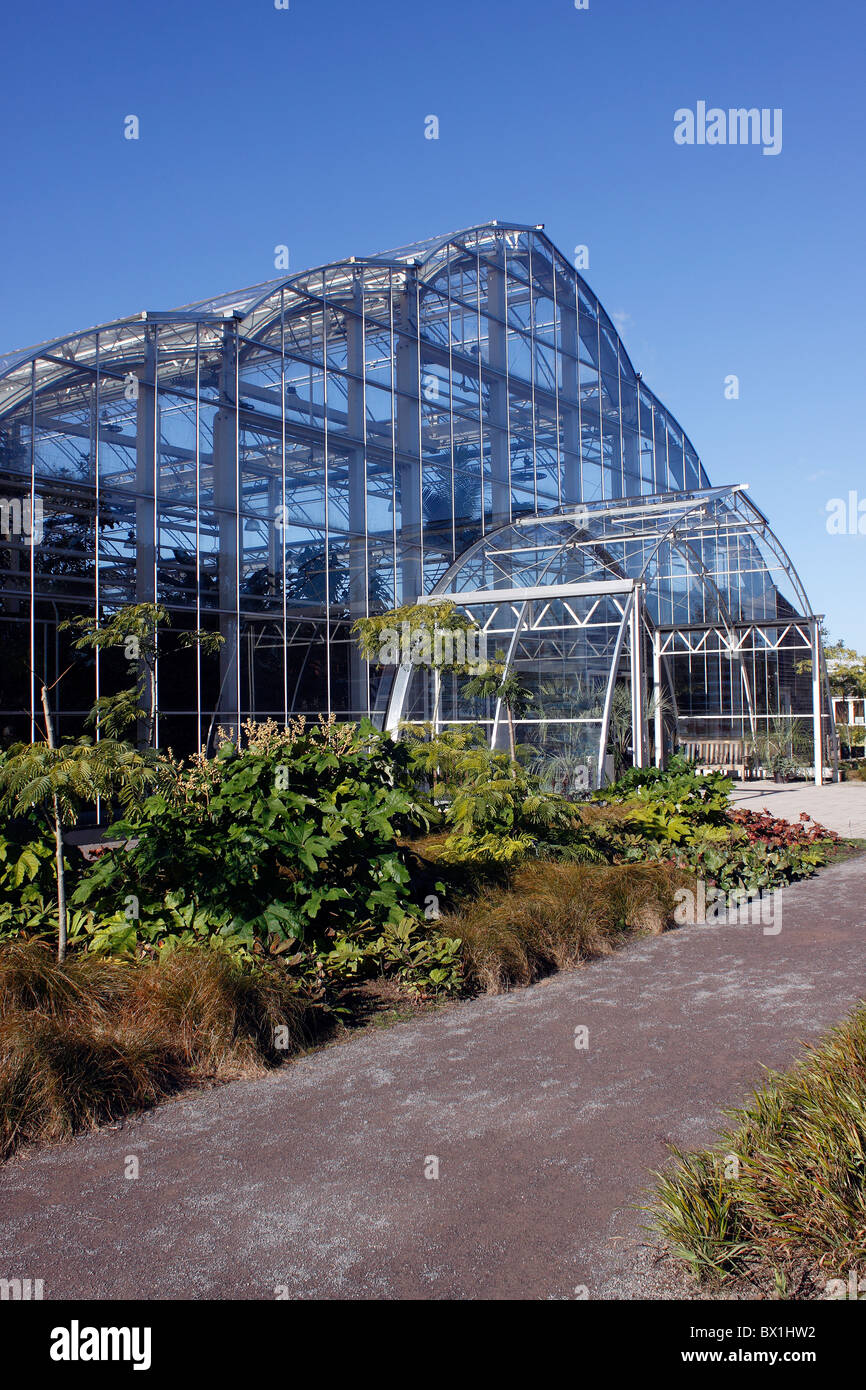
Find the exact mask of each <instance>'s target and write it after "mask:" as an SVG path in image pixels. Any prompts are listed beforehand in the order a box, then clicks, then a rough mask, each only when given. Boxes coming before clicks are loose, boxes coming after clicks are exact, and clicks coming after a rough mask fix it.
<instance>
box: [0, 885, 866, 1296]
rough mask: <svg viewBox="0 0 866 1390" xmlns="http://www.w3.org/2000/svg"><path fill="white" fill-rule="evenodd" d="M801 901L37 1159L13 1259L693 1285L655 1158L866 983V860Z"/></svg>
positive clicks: (400, 1287) (401, 1282) (133, 1274)
mask: <svg viewBox="0 0 866 1390" xmlns="http://www.w3.org/2000/svg"><path fill="white" fill-rule="evenodd" d="M783 908H784V910H783V919H782V929H781V931H779V932H778V934H777V935H767V934H765V932H764V930H763V928H762V927H761V926H751V925H746V924H742V925H719V924H717V925H713V926H704V927H701V926H692V927H684V928H681V929H678V930H676V931H672V932H668V933H666V934H664V935H662V936H659V937H654V938H644V939H643V940H641V941H639V942H638V943H636V944H635V945H633V946H632V947H631V948H630V949H628V950H626V951H623V952H621V953H619V954H618V955H615V956H613V957H610V958H608V959H606V960H603V961H600V962H596V963H593V964H591V965H589V966H588V967H587V968H585V969H583V970H580V971H576V972H572V973H569V974H563V975H559V976H556V977H553V978H552V979H551V980H550V981H549V982H547V983H543V984H539V985H536V986H534V987H532V988H530V989H526V990H520V991H515V992H514V993H512V994H508V995H503V996H499V997H496V998H482V999H478V1000H474V1001H471V1002H468V1003H463V1004H460V1005H456V1006H454V1007H453V1008H450V1009H448V1010H446V1011H444V1012H442V1013H439V1014H436V1015H431V1016H429V1017H426V1018H422V1019H420V1020H415V1021H413V1022H410V1023H406V1024H401V1025H398V1026H395V1027H392V1028H388V1029H369V1030H366V1031H364V1032H362V1033H359V1034H357V1035H355V1036H354V1037H352V1038H350V1039H349V1040H348V1041H347V1042H345V1043H340V1044H338V1045H336V1046H333V1047H330V1048H326V1049H324V1050H322V1051H320V1052H317V1053H311V1054H309V1055H308V1056H306V1057H304V1058H302V1059H300V1060H299V1061H296V1062H294V1063H291V1064H289V1065H287V1066H286V1067H284V1068H282V1069H281V1070H280V1071H278V1072H277V1073H275V1074H274V1075H273V1077H271V1078H268V1079H266V1080H257V1081H244V1082H237V1083H233V1084H231V1085H227V1086H223V1087H220V1088H217V1089H214V1090H210V1091H203V1092H190V1093H188V1094H186V1095H184V1096H182V1097H180V1098H179V1099H177V1100H175V1101H173V1102H171V1103H169V1104H167V1105H164V1106H162V1107H161V1108H159V1109H157V1110H155V1111H153V1112H152V1113H150V1114H148V1115H145V1116H141V1117H138V1118H136V1119H135V1120H133V1121H130V1122H127V1123H126V1124H125V1125H123V1126H122V1127H121V1128H118V1129H112V1130H107V1131H102V1132H99V1133H97V1134H91V1135H87V1136H82V1137H80V1138H78V1139H76V1140H73V1141H72V1142H70V1143H69V1144H67V1145H64V1146H61V1147H56V1148H52V1149H49V1150H43V1151H41V1152H38V1153H35V1154H33V1155H31V1156H25V1157H21V1158H20V1159H17V1160H15V1161H13V1162H11V1163H9V1164H7V1165H6V1166H5V1167H4V1168H3V1169H2V1170H0V1275H3V1276H6V1277H14V1276H16V1275H17V1276H19V1277H30V1278H33V1279H43V1280H44V1284H45V1297H46V1298H53V1299H73V1298H98V1299H103V1298H134V1299H141V1298H156V1299H199V1298H206V1297H213V1298H221V1299H272V1298H275V1297H289V1298H293V1299H315V1298H350V1299H455V1298H456V1299H518V1298H521V1299H522V1298H530V1299H542V1300H546V1299H553V1300H559V1299H571V1298H574V1297H576V1296H579V1295H580V1293H581V1292H582V1291H583V1290H586V1292H587V1294H588V1295H589V1297H591V1298H633V1297H635V1298H636V1297H653V1296H669V1290H665V1289H664V1288H656V1287H655V1286H654V1283H653V1280H654V1274H653V1267H652V1260H649V1261H648V1260H647V1252H646V1244H645V1240H646V1238H645V1235H644V1233H643V1230H642V1226H643V1222H644V1220H645V1218H644V1216H643V1214H642V1213H641V1211H640V1210H639V1204H640V1202H641V1200H642V1194H644V1193H645V1192H646V1190H647V1185H648V1184H649V1182H650V1175H651V1170H653V1169H654V1168H657V1167H659V1166H661V1165H662V1164H663V1163H664V1162H665V1160H666V1157H667V1154H668V1145H669V1144H670V1143H672V1142H673V1143H676V1144H677V1145H679V1146H682V1147H691V1146H700V1145H704V1144H706V1143H707V1142H709V1141H711V1140H712V1139H713V1138H714V1136H715V1135H716V1133H717V1129H718V1126H719V1124H720V1123H721V1109H722V1107H724V1106H727V1105H731V1104H736V1103H739V1102H742V1101H743V1100H745V1099H746V1098H747V1096H748V1094H749V1092H750V1089H751V1088H752V1087H753V1086H754V1085H756V1084H759V1083H760V1081H761V1079H762V1075H763V1070H762V1069H763V1068H764V1067H768V1066H769V1067H775V1068H782V1067H785V1066H787V1065H789V1064H790V1062H791V1061H792V1059H793V1058H795V1057H796V1056H797V1055H798V1053H799V1051H800V1046H801V1043H802V1041H803V1040H814V1039H817V1038H818V1037H819V1036H820V1035H821V1034H822V1033H823V1032H824V1031H825V1030H826V1029H827V1028H828V1027H829V1026H830V1025H832V1024H833V1023H835V1022H837V1021H839V1020H841V1018H842V1017H843V1016H844V1015H845V1014H846V1013H847V1012H848V1010H849V1009H850V1008H851V1007H852V1005H854V1004H855V1003H856V1002H857V1001H858V1000H860V999H861V998H863V997H864V996H866V858H856V859H852V860H850V861H847V862H845V863H841V864H838V865H836V866H834V867H832V868H830V869H828V870H826V871H824V872H823V873H822V874H821V875H820V876H819V877H817V878H814V879H811V880H809V881H808V882H805V883H802V884H798V885H795V886H793V887H792V888H791V889H789V890H786V893H785V898H784V904H783ZM579 1029H587V1030H588V1039H587V1042H588V1046H587V1047H586V1048H581V1047H577V1046H575V1043H576V1041H580V1040H581V1037H582V1035H581V1034H580V1033H579V1032H578V1033H577V1034H576V1030H579ZM130 1158H135V1159H136V1160H137V1164H138V1177H137V1178H130V1177H127V1176H126V1174H127V1172H129V1171H132V1170H133V1165H132V1164H130V1162H129V1160H130ZM437 1173H438V1176H436V1174H437ZM576 1291H577V1292H576Z"/></svg>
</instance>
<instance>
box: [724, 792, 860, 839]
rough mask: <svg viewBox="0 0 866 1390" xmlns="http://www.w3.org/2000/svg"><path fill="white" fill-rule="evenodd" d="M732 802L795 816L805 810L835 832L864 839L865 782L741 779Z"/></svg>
mask: <svg viewBox="0 0 866 1390" xmlns="http://www.w3.org/2000/svg"><path fill="white" fill-rule="evenodd" d="M733 801H734V804H735V805H737V806H745V807H748V809H749V810H751V811H764V810H766V811H772V813H773V815H774V816H782V817H783V818H784V819H785V820H798V819H799V816H800V812H801V811H806V812H807V813H808V814H809V815H810V816H811V817H812V819H813V820H816V821H820V823H821V824H822V825H826V826H827V828H828V830H835V831H836V833H837V834H838V835H845V836H849V837H851V838H852V839H857V840H866V782H828V783H825V785H824V786H823V787H816V786H815V784H814V782H743V783H739V784H735V787H734V794H733Z"/></svg>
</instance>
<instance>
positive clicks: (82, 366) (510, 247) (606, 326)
mask: <svg viewBox="0 0 866 1390" xmlns="http://www.w3.org/2000/svg"><path fill="white" fill-rule="evenodd" d="M503 255H504V256H505V257H506V258H510V259H509V261H508V263H509V265H510V266H511V268H512V269H514V270H515V272H516V273H521V269H522V273H524V274H525V275H526V276H527V277H528V282H529V283H530V284H531V285H534V288H535V291H536V292H538V293H549V294H550V295H552V297H553V300H554V301H555V300H556V297H557V287H558V286H561V287H573V293H574V295H575V302H576V304H577V306H578V314H583V315H585V316H586V320H587V322H588V323H591V324H593V325H595V330H596V333H597V342H598V347H597V356H598V359H599V363H598V370H599V377H600V379H601V376H602V371H603V366H604V361H603V359H607V360H609V361H610V363H611V364H613V363H615V364H616V373H617V375H618V376H619V377H620V378H621V379H622V380H624V381H629V382H634V384H635V390H636V392H637V393H639V397H640V409H643V408H647V409H649V410H651V411H653V412H654V413H655V415H656V417H657V418H658V420H659V421H660V422H662V423H663V426H664V433H665V437H666V438H667V437H669V432H671V433H672V435H673V437H674V438H676V439H679V440H681V441H682V444H681V447H682V452H683V458H684V460H685V461H686V462H687V464H688V465H690V467H686V468H685V472H684V478H683V482H684V484H687V481H688V478H689V475H690V473H691V475H692V476H694V477H695V478H696V479H697V481H698V483H699V484H700V485H702V486H708V485H709V479H708V477H707V475H706V472H705V470H704V468H703V465H702V464H701V462H700V459H699V458H698V455H697V451H696V450H695V449H694V446H693V445H692V443H691V441H690V440H689V438H688V436H687V435H686V434H685V431H684V430H683V429H682V427H681V425H680V424H679V422H678V421H677V420H676V419H675V417H674V416H673V415H672V414H671V413H670V411H668V410H667V408H666V407H665V406H664V405H663V403H662V402H661V401H660V400H659V399H658V397H657V396H655V395H654V393H653V392H652V391H650V390H649V388H648V387H647V386H646V384H645V383H644V382H643V380H642V378H641V376H640V374H639V373H637V372H636V371H635V368H634V366H633V364H632V362H631V359H630V357H629V355H628V353H627V351H626V348H625V346H624V344H623V342H622V339H621V337H620V335H619V333H618V332H617V330H616V328H615V326H614V324H613V322H612V320H611V318H610V316H609V315H608V314H607V312H606V311H605V309H604V307H603V305H602V304H601V302H600V301H599V299H598V297H597V296H596V295H595V294H594V292H593V291H592V289H591V288H590V286H589V285H588V284H587V283H586V281H585V280H584V279H583V277H582V276H581V275H580V274H579V273H578V272H577V270H575V268H574V267H573V266H572V265H571V263H570V262H569V261H568V260H567V259H566V258H565V257H564V256H563V254H562V253H561V252H560V251H559V250H558V249H557V247H556V246H555V245H554V244H553V242H552V241H551V240H550V239H549V237H548V236H547V235H546V233H545V232H544V229H543V226H541V225H535V226H531V225H528V224H522V223H512V222H499V221H492V222H488V223H483V224H480V225H478V226H474V227H469V228H466V229H464V230H462V231H459V232H451V233H448V234H446V235H442V236H437V237H431V238H428V239H426V240H425V241H421V242H416V243H413V244H411V245H407V246H403V247H398V248H396V249H394V250H391V251H389V252H386V253H384V254H382V255H377V256H368V257H351V258H348V259H344V260H339V261H334V262H330V263H327V264H325V265H322V266H319V267H316V268H313V269H311V270H305V271H302V272H299V273H296V274H293V275H289V276H285V277H280V278H277V279H274V280H267V281H263V282H261V283H259V284H257V285H252V286H248V287H247V288H246V289H242V290H237V291H230V292H227V293H224V294H220V295H216V296H212V297H210V298H207V299H202V300H197V301H195V302H193V303H191V304H187V305H184V306H181V307H180V308H178V309H174V310H169V311H145V312H142V313H139V314H136V315H131V316H130V317H128V318H124V319H118V320H114V321H112V322H109V323H105V324H102V325H99V326H97V327H94V328H90V329H87V330H85V331H83V332H79V333H75V334H69V335H66V336H64V337H59V338H55V339H51V340H49V341H47V342H43V343H39V344H36V345H34V346H31V347H28V348H23V349H20V350H18V351H14V352H8V353H6V354H4V355H0V418H2V417H3V416H4V415H5V414H8V413H9V412H10V411H11V410H13V409H14V408H15V407H16V406H18V405H20V404H21V403H22V401H24V400H26V399H27V397H28V396H29V395H30V394H31V393H32V392H34V391H35V392H36V393H37V394H41V393H43V392H45V391H50V390H55V391H58V392H60V393H61V396H62V392H63V391H64V389H65V388H66V387H67V386H68V388H69V389H70V390H71V391H73V392H74V390H75V387H76V383H77V381H78V379H79V375H80V373H81V372H86V371H88V370H92V369H93V367H94V365H95V364H96V363H97V361H98V363H99V366H100V370H101V371H102V372H103V373H108V374H110V373H112V372H113V373H116V374H117V378H118V387H117V389H118V391H120V390H121V389H122V382H123V378H124V376H125V374H126V373H128V372H129V371H132V370H135V369H136V368H140V367H141V365H142V364H143V363H144V362H145V360H146V350H147V337H148V330H149V329H150V328H153V327H154V326H159V327H160V329H161V336H160V355H161V369H162V364H163V363H164V362H165V360H166V347H167V346H168V347H169V352H168V358H169V360H170V361H171V368H170V370H171V371H172V374H174V375H177V374H180V373H182V372H183V370H184V369H185V366H186V367H189V365H190V363H191V361H192V354H193V352H194V351H195V348H196V344H198V345H199V347H200V348H202V347H203V348H204V349H206V350H207V349H213V350H218V349H219V346H220V342H221V329H222V325H223V324H224V323H225V322H226V321H228V320H236V321H237V322H238V324H239V332H240V335H241V337H242V339H244V340H246V341H247V342H248V343H251V344H252V345H253V346H254V345H255V342H256V341H264V340H266V339H267V336H268V334H269V332H273V330H274V328H275V325H277V324H279V323H281V322H282V321H284V319H285V317H286V315H291V314H293V313H298V312H303V311H304V310H310V309H313V310H315V309H316V308H318V309H319V311H320V312H321V311H322V310H323V307H324V304H325V302H326V301H330V302H332V303H334V304H344V303H345V302H346V301H349V300H351V298H352V295H353V293H354V292H355V287H356V285H357V284H358V283H359V281H360V282H362V283H364V284H365V285H370V284H378V286H379V287H380V289H381V293H382V295H383V296H385V297H389V296H391V295H393V294H394V293H395V292H396V291H397V290H398V289H403V288H405V286H406V284H407V283H408V282H409V281H410V280H411V281H413V282H417V284H418V287H419V293H420V294H421V295H422V296H423V294H424V293H425V292H427V291H429V292H434V291H435V290H436V289H437V286H440V285H441V284H442V283H443V278H447V277H448V276H449V275H450V274H451V272H452V270H453V268H454V267H455V265H457V264H458V263H460V261H461V260H462V261H466V260H467V259H471V260H475V261H476V262H477V263H478V264H479V265H481V264H483V263H487V264H490V263H491V262H493V261H496V260H498V259H499V258H501V257H502V256H503ZM419 331H420V333H421V336H422V338H423V336H424V324H423V322H422V323H421V324H420V327H419ZM677 447H679V445H678V446H677ZM672 481H675V480H673V479H672Z"/></svg>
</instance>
